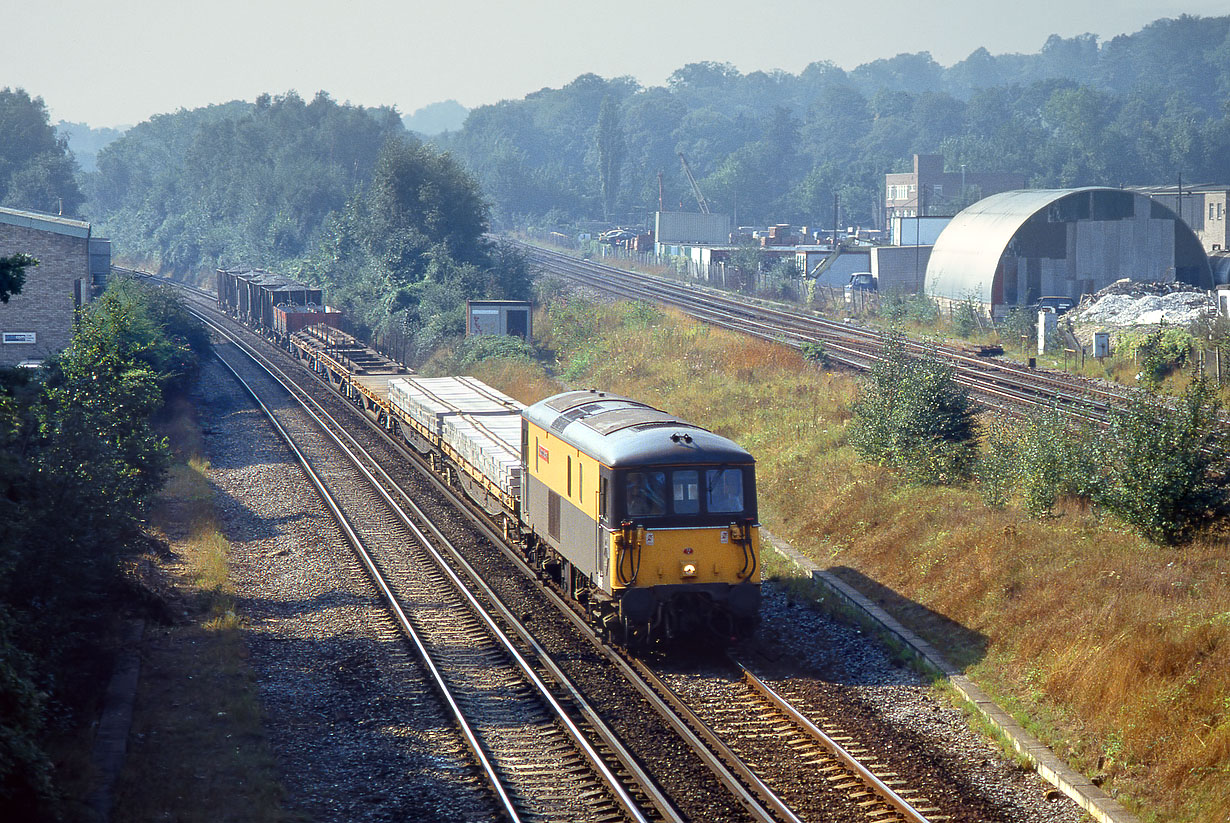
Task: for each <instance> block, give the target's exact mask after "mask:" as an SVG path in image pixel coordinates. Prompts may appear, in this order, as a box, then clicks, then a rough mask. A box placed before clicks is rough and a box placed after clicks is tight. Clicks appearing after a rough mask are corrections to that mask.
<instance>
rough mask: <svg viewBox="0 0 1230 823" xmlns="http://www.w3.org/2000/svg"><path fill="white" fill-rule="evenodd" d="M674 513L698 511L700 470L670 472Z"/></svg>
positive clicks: (693, 512)
mask: <svg viewBox="0 0 1230 823" xmlns="http://www.w3.org/2000/svg"><path fill="white" fill-rule="evenodd" d="M671 488H672V490H673V493H674V494H673V497H674V506H675V514H696V513H698V512H699V511H700V472H697V471H695V470H694V469H693V470H688V471H675V472H671Z"/></svg>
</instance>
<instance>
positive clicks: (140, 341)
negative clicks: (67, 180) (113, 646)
mask: <svg viewBox="0 0 1230 823" xmlns="http://www.w3.org/2000/svg"><path fill="white" fill-rule="evenodd" d="M207 350H208V337H207V336H206V334H205V333H204V331H203V329H201V328H200V327H198V326H197V325H195V324H194V322H193V321H191V319H190V318H189V316H188V315H187V313H186V312H184V311H183V309H182V308H181V307H180V306H179V304H178V302H177V301H176V299H175V298H174V297H173V296H171V295H169V294H168V293H167V292H164V291H160V290H150V289H147V288H143V287H139V286H137V285H135V284H133V283H123V282H122V283H117V284H115V285H114V286H113V287H112V288H111V289H109V290H108V292H107V293H106V294H104V295H103V296H102V297H101V298H100V299H98V300H96V301H95V302H93V303H91V304H90V305H89V307H88V310H86V311H84V312H82V314H81V316H80V319H79V321H78V325H77V328H76V331H75V334H74V337H73V341H72V343H71V345H70V346H69V347H68V349H67V350H66V351H64V352H63V353H62V354H61V355H59V356H57V357H55V358H53V359H52V360H51V361H49V362H48V363H46V364H45V365H44V367H43V368H42V369H40V370H38V371H37V372H32V371H31V370H29V369H0V808H3V809H5V812H6V814H7V815H10V816H11V819H14V820H16V819H23V820H34V819H53V818H55V817H57V816H59V815H60V814H61V813H62V812H63V810H64V802H65V801H64V796H63V795H64V781H65V780H66V779H68V778H70V777H72V775H67V774H61V773H58V772H57V771H56V769H55V768H54V767H53V758H52V754H53V751H54V746H55V745H57V741H58V742H59V743H65V742H66V741H67V743H68V745H70V747H71V745H73V743H74V742H75V744H76V745H77V746H80V745H81V744H82V742H85V743H86V745H87V746H88V733H89V726H88V724H89V721H90V718H92V717H94V715H95V713H96V711H97V709H98V701H99V700H100V699H101V691H102V690H100V689H99V688H98V684H99V683H100V682H106V678H107V677H108V676H109V675H110V661H109V659H108V658H107V656H106V654H105V653H102V652H101V651H100V646H102V645H103V642H104V640H105V639H106V638H107V637H109V636H110V633H111V632H112V630H113V626H114V623H115V621H116V620H117V619H118V617H119V611H120V610H121V609H123V608H133V609H138V610H139V609H140V608H141V602H140V598H139V597H137V596H136V595H135V594H134V593H133V592H132V590H131V588H130V586H129V584H128V583H127V582H126V579H125V576H124V574H123V566H124V559H125V558H126V557H129V556H131V555H132V554H133V553H134V552H138V551H140V550H141V549H142V548H143V547H144V546H145V544H146V537H145V534H144V531H143V529H142V519H143V518H144V516H145V513H146V511H147V509H148V505H149V503H150V501H151V499H152V497H153V495H154V494H155V493H156V492H157V490H158V488H159V487H160V485H161V483H162V479H163V476H164V472H165V471H166V468H167V465H168V458H167V449H166V445H165V443H164V441H163V438H161V437H160V436H158V435H157V434H156V433H155V432H154V430H153V428H152V426H151V420H152V419H153V418H154V417H155V416H156V415H157V414H158V413H159V411H160V410H161V409H162V407H163V404H164V402H165V400H166V398H167V397H169V396H171V395H173V394H174V393H175V392H178V391H181V390H182V389H183V388H184V387H185V386H187V385H189V384H190V383H191V381H192V380H193V379H194V377H195V373H196V369H197V367H198V364H199V362H200V358H201V357H203V356H204V355H205V354H206V352H207Z"/></svg>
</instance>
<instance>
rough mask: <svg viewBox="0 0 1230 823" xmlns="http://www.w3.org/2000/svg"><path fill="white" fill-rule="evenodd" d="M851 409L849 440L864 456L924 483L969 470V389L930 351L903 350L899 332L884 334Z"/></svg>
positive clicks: (956, 477)
mask: <svg viewBox="0 0 1230 823" xmlns="http://www.w3.org/2000/svg"><path fill="white" fill-rule="evenodd" d="M852 413H853V419H852V420H851V423H850V435H849V436H850V443H851V445H853V446H854V449H855V450H856V451H857V452H858V453H859V455H860V456H862V457H863V458H864V459H867V460H874V461H876V462H878V463H880V464H881V465H886V466H893V467H896V468H899V469H904V470H906V471H907V472H908V473H909V474H910V476H911V477H913V478H914V479H916V480H919V481H922V482H925V483H955V482H959V481H961V480H963V479H965V478H967V477H968V476H969V474H970V470H971V468H972V467H973V464H974V460H975V458H976V456H977V451H976V443H975V436H976V434H977V432H976V425H975V422H974V411H973V404H972V402H971V401H970V397H969V392H968V391H967V390H966V389H965V387H963V386H961V385H960V384H958V383H957V381H956V373H955V371H954V370H953V368H952V366H950V365H948V364H946V363H943V362H941V361H940V360H939V358H937V357H936V356H935V354H934V353H931V352H928V353H924V354H921V355H917V356H915V355H910V354H908V353H907V352H906V351H905V341H904V339H903V338H902V337H901V335H899V334H890V335H888V336H887V337H886V339H885V343H884V349H883V352H882V353H881V357H880V360H878V361H877V362H876V363H875V364H874V365H873V366H872V367H871V373H870V375H869V376H868V377H867V379H866V380H864V382H863V386H862V389H861V391H860V394H859V398H858V400H856V401H855V404H854V407H853V409H852Z"/></svg>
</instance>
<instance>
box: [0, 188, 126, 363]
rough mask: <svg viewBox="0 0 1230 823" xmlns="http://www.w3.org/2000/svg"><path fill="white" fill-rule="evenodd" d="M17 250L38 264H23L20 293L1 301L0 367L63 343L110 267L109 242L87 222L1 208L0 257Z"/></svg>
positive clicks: (54, 349) (40, 357)
mask: <svg viewBox="0 0 1230 823" xmlns="http://www.w3.org/2000/svg"><path fill="white" fill-rule="evenodd" d="M21 252H24V253H25V254H28V255H30V256H32V257H34V258H35V259H36V260H38V261H39V264H38V265H37V266H31V267H30V268H28V269H26V282H25V286H24V287H23V288H22V290H21V293H20V294H15V295H13V296H12V297H10V298H9V302H8V303H0V366H15V365H17V364H19V363H21V362H23V361H27V360H43V359H45V358H46V357H48V356H50V355H51V354H54V353H55V352H57V351H60V350H61V349H63V348H64V347H65V346H67V345H68V343H69V341H70V340H71V339H72V334H73V321H74V318H75V316H76V311H77V309H78V308H79V307H81V306H82V305H83V304H84V303H86V302H87V301H89V299H90V297H91V296H92V295H93V294H96V293H97V292H98V291H100V290H101V289H102V288H103V287H105V285H106V278H107V272H108V271H109V270H110V267H111V248H110V243H109V241H107V240H105V239H101V238H93V237H91V236H90V224H89V223H86V222H83V221H81V220H70V219H68V218H66V217H57V216H55V215H51V214H40V213H38V212H29V211H19V210H17V209H5V208H0V257H8V256H10V255H13V254H17V253H21Z"/></svg>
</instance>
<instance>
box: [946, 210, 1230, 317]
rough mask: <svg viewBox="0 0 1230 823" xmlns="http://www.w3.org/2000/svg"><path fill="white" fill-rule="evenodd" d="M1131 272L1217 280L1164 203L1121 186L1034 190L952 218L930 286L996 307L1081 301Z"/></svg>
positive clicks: (1205, 283) (1138, 276)
mask: <svg viewBox="0 0 1230 823" xmlns="http://www.w3.org/2000/svg"><path fill="white" fill-rule="evenodd" d="M1124 277H1129V278H1131V279H1133V280H1140V281H1159V280H1160V281H1165V280H1178V281H1180V282H1185V283H1191V284H1193V285H1197V286H1201V287H1203V288H1211V287H1212V284H1213V278H1212V271H1211V269H1210V268H1209V261H1208V257H1207V256H1206V255H1205V253H1204V249H1203V247H1202V246H1201V244H1200V241H1199V239H1198V238H1197V237H1196V235H1195V233H1194V232H1193V231H1192V230H1191V229H1190V228H1189V227H1188V226H1187V224H1186V223H1184V222H1183V221H1182V220H1181V219H1179V217H1178V216H1177V215H1176V214H1175V213H1174V212H1173V211H1171V210H1170V209H1169V208H1167V207H1166V206H1164V205H1162V204H1161V203H1159V202H1157V201H1155V200H1152V199H1150V198H1148V197H1145V196H1143V195H1141V194H1137V193H1135V192H1130V191H1124V190H1122V189H1112V188H1101V187H1090V188H1081V189H1032V190H1026V191H1009V192H1003V193H1001V194H994V195H991V196H990V197H987V198H985V199H983V200H980V201H978V202H977V203H974V204H973V205H972V206H970V207H969V208H967V209H965V210H964V211H962V212H961V213H960V214H958V215H957V216H956V217H954V218H953V220H952V222H951V223H949V224H948V226H947V227H946V228H945V229H944V231H943V232H942V233H941V234H940V236H939V239H937V240H936V243H935V248H934V249H933V250H932V252H931V259H930V261H929V262H928V264H927V276H926V286H925V290H926V293H927V294H929V295H931V296H933V297H942V298H948V299H952V300H966V299H970V298H972V299H974V300H979V301H981V302H982V303H983V304H984V305H985V306H987V307H988V308H990V310H991V311H992V312H996V311H997V310H999V311H1006V310H1007V309H1010V308H1012V307H1014V306H1026V305H1030V304H1032V303H1034V302H1036V301H1037V300H1038V299H1039V298H1041V297H1070V298H1073V299H1078V298H1079V297H1080V296H1081V295H1082V294H1085V293H1089V292H1095V291H1097V290H1099V289H1101V288H1104V287H1105V286H1108V285H1110V284H1111V283H1113V282H1115V281H1116V280H1119V279H1121V278H1124Z"/></svg>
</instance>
